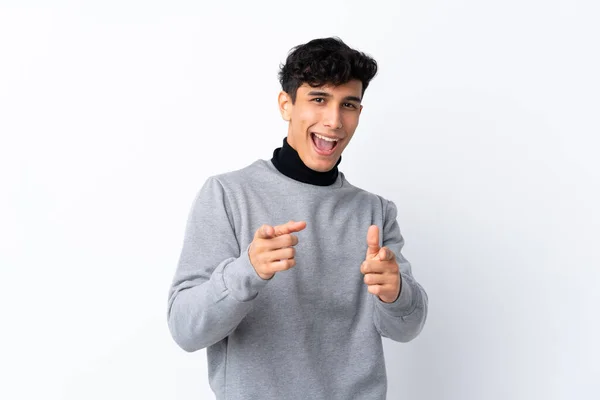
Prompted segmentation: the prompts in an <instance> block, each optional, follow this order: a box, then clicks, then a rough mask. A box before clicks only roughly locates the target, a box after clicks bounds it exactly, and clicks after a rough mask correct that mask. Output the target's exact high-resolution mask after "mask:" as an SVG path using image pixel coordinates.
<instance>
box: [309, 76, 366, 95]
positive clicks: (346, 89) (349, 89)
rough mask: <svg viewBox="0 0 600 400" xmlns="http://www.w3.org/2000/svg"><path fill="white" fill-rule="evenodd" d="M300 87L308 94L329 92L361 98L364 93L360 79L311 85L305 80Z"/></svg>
mask: <svg viewBox="0 0 600 400" xmlns="http://www.w3.org/2000/svg"><path fill="white" fill-rule="evenodd" d="M298 89H300V90H302V92H304V94H307V95H308V94H310V93H315V94H316V93H328V94H330V95H331V96H342V97H347V96H354V97H358V98H360V97H361V95H362V93H361V90H362V82H361V81H359V80H351V81H349V82H346V83H343V84H341V85H337V86H335V85H333V84H331V83H326V84H324V85H321V86H311V85H309V84H308V83H306V82H304V83H302V85H301V86H300V87H298Z"/></svg>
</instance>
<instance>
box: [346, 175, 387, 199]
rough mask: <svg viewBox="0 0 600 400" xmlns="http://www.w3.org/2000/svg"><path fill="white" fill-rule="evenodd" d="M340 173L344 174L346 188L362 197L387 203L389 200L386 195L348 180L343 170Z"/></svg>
mask: <svg viewBox="0 0 600 400" xmlns="http://www.w3.org/2000/svg"><path fill="white" fill-rule="evenodd" d="M340 173H341V174H342V179H343V181H344V186H345V187H346V189H348V190H351V191H353V192H354V193H355V196H360V197H361V198H364V199H368V200H371V201H378V202H380V203H385V202H387V201H388V200H387V199H386V198H385V197H383V196H382V195H380V194H377V193H375V192H373V191H370V190H369V189H365V188H363V187H361V186H357V185H355V184H352V183H350V182H348V180H347V179H346V176H345V175H344V174H343V173H342V172H340Z"/></svg>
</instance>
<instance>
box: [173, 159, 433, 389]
mask: <svg viewBox="0 0 600 400" xmlns="http://www.w3.org/2000/svg"><path fill="white" fill-rule="evenodd" d="M396 216H397V209H396V206H395V204H394V203H393V202H392V201H390V200H386V199H384V198H383V197H381V196H378V195H376V194H372V193H369V192H367V191H365V190H362V189H360V188H357V187H355V186H353V185H351V184H350V183H349V182H348V181H347V180H346V178H345V177H344V174H343V173H342V172H341V171H340V173H339V174H338V177H337V180H336V181H335V183H334V184H332V185H330V186H316V185H311V184H307V183H302V182H299V181H296V180H294V179H291V178H289V177H287V176H285V175H283V174H282V173H280V172H279V171H278V170H277V169H276V168H275V167H274V165H273V164H272V163H271V161H267V160H257V161H255V162H254V163H252V164H250V165H249V166H247V167H245V168H243V169H240V170H237V171H233V172H227V173H223V174H220V175H215V176H211V177H209V178H208V179H207V180H206V182H205V183H204V185H203V186H202V188H201V189H200V190H199V192H198V194H197V196H196V198H195V200H194V202H193V205H192V208H191V211H190V214H189V217H188V220H187V226H186V230H185V238H184V242H183V247H182V251H181V255H180V258H179V262H178V265H177V270H176V272H175V277H174V280H173V283H172V286H171V288H170V290H169V301H168V325H169V329H170V331H171V334H172V336H173V339H174V340H175V342H176V343H177V344H178V345H179V346H180V347H181V348H183V349H184V350H186V351H189V352H192V351H196V350H199V349H203V348H206V349H207V359H208V373H209V382H210V386H211V388H212V390H213V391H214V392H215V395H216V398H217V400H242V399H244V400H246V399H260V400H294V399H302V400H306V399H324V400H325V399H326V400H336V399H340V400H341V399H344V400H348V399H374V400H383V399H385V398H386V391H387V377H386V370H385V361H384V355H383V347H382V336H383V337H387V338H390V339H392V340H394V341H398V342H407V341H410V340H412V339H413V338H415V337H416V336H417V335H418V334H419V332H420V331H421V329H422V328H423V325H424V323H425V319H426V316H427V302H428V299H427V294H426V293H425V291H424V290H423V288H422V287H421V286H420V285H419V284H418V283H417V281H416V280H415V279H414V278H413V276H412V272H411V265H410V263H409V262H408V261H407V260H406V259H405V258H404V257H403V256H402V254H401V250H402V246H403V245H404V239H403V238H402V235H401V233H400V229H399V226H398V223H397V221H396ZM289 220H294V221H306V223H307V225H306V228H305V229H304V230H302V231H300V232H297V233H295V235H296V236H297V237H298V239H299V242H298V244H297V245H296V246H295V248H296V255H295V259H296V265H295V266H294V267H293V268H291V269H290V270H287V271H282V272H278V273H276V274H275V276H274V277H273V278H272V279H270V280H263V279H262V278H261V277H259V276H258V274H257V273H256V271H255V270H254V268H253V267H252V264H251V263H250V259H249V256H248V247H249V245H250V243H251V242H252V240H253V238H254V233H255V232H256V230H257V229H258V228H259V227H260V226H261V225H263V224H269V225H279V224H284V223H286V222H288V221H289ZM372 224H376V225H378V226H379V230H380V245H381V246H387V247H388V248H390V249H391V250H392V251H393V252H394V253H395V254H396V260H397V261H398V264H399V266H400V273H401V277H402V289H401V292H400V296H399V298H398V299H397V300H396V301H395V302H394V303H389V304H388V303H384V302H382V301H381V300H380V299H379V298H378V297H376V296H375V295H373V294H371V293H369V292H368V291H367V286H366V284H365V283H364V281H363V278H364V276H363V274H362V273H361V271H360V265H361V263H362V262H363V261H364V259H365V256H366V252H367V239H366V238H367V230H368V228H369V226H370V225H372Z"/></svg>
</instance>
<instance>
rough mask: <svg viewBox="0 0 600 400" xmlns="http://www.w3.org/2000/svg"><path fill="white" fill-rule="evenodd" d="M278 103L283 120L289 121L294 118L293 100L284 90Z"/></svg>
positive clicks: (280, 93)
mask: <svg viewBox="0 0 600 400" xmlns="http://www.w3.org/2000/svg"><path fill="white" fill-rule="evenodd" d="M277 102H278V103H279V112H280V113H281V118H283V119H284V120H285V121H289V120H290V119H291V118H292V107H293V104H292V98H291V97H290V95H289V94H287V93H286V92H284V91H283V90H282V91H281V92H279V96H278V97H277Z"/></svg>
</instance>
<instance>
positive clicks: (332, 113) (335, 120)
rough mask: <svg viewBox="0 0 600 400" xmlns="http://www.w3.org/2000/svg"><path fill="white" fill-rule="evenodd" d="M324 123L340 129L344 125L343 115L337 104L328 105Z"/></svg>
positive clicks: (329, 126)
mask: <svg viewBox="0 0 600 400" xmlns="http://www.w3.org/2000/svg"><path fill="white" fill-rule="evenodd" d="M323 123H324V125H325V126H326V127H328V128H331V129H340V128H341V127H342V115H341V112H340V109H339V108H338V107H337V106H334V107H328V109H327V111H325V115H324V121H323Z"/></svg>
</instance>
